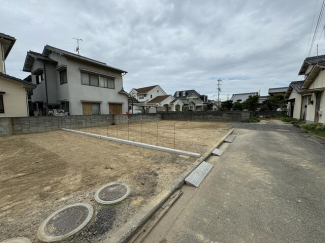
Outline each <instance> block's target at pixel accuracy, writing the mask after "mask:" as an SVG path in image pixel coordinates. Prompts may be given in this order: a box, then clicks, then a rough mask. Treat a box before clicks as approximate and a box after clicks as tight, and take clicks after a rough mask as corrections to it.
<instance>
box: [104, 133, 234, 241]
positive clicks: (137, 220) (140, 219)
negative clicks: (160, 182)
mask: <svg viewBox="0 0 325 243" xmlns="http://www.w3.org/2000/svg"><path fill="white" fill-rule="evenodd" d="M233 131H234V129H231V130H230V131H229V132H228V133H227V134H226V135H225V136H224V137H223V138H221V139H220V140H219V141H218V142H217V143H216V144H215V145H214V146H213V148H212V149H210V150H209V151H208V152H206V153H205V154H204V155H203V156H202V157H200V158H199V159H198V160H196V162H195V163H194V165H193V166H192V167H191V168H189V169H188V170H186V171H185V172H184V173H183V174H182V175H181V176H180V177H179V178H177V179H176V180H174V181H173V183H171V184H170V185H169V186H168V187H166V188H165V189H164V190H163V191H162V192H160V193H159V194H158V195H157V196H156V197H155V198H154V199H153V200H152V201H150V203H149V204H147V205H146V206H145V207H144V208H143V209H142V210H141V211H140V212H139V213H137V214H136V215H135V216H134V217H133V218H132V219H131V220H129V221H128V222H127V223H126V224H125V225H124V226H123V227H122V228H120V229H119V230H118V231H116V232H115V233H113V234H112V235H109V236H108V237H107V238H106V239H105V240H104V241H102V242H103V243H126V242H128V240H129V239H130V238H131V237H132V236H133V235H134V234H135V233H136V231H137V230H138V229H139V228H140V227H142V226H143V225H144V224H145V223H146V222H147V221H148V220H149V219H150V218H151V217H152V216H153V215H154V214H155V213H156V212H157V211H158V210H159V208H160V207H161V206H162V205H163V204H164V203H165V202H166V201H167V200H168V198H169V197H170V196H171V195H172V194H173V193H174V192H175V191H176V190H177V189H179V188H180V187H181V186H182V185H183V184H184V180H185V178H186V177H187V176H188V175H189V174H190V173H192V171H193V170H195V169H196V167H198V166H199V165H200V164H201V163H202V162H203V161H204V160H206V159H207V158H208V157H209V156H210V155H211V153H212V151H213V150H214V149H215V148H218V147H219V146H220V145H221V144H222V143H223V141H224V140H225V139H226V138H227V137H228V136H229V135H230V134H232V133H233Z"/></svg>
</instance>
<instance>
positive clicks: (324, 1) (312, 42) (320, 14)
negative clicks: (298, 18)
mask: <svg viewBox="0 0 325 243" xmlns="http://www.w3.org/2000/svg"><path fill="white" fill-rule="evenodd" d="M324 8H325V0H323V4H322V7H321V10H320V12H319V16H318V20H317V24H316V27H315V31H314V35H313V39H312V41H311V44H310V47H309V52H308V56H310V54H311V51H312V50H313V47H314V43H315V39H316V37H317V34H318V28H319V25H320V23H321V20H322V17H323V14H324Z"/></svg>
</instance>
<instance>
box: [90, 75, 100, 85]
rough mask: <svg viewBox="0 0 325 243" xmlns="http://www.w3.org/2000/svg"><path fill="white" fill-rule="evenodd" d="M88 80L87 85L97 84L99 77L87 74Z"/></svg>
mask: <svg viewBox="0 0 325 243" xmlns="http://www.w3.org/2000/svg"><path fill="white" fill-rule="evenodd" d="M89 77H90V82H89V85H91V86H97V87H98V86H99V77H98V76H97V75H93V74H89Z"/></svg>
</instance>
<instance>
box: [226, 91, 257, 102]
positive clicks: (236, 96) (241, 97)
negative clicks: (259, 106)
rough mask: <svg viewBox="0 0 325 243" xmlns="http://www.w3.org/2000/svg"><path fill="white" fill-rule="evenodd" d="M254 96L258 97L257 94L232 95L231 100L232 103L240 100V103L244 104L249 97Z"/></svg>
mask: <svg viewBox="0 0 325 243" xmlns="http://www.w3.org/2000/svg"><path fill="white" fill-rule="evenodd" d="M254 95H258V92H251V93H241V94H233V95H232V97H231V100H232V101H233V102H236V101H237V100H241V102H244V101H246V100H247V99H248V97H249V96H254Z"/></svg>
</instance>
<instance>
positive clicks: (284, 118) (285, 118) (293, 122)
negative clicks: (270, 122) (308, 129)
mask: <svg viewBox="0 0 325 243" xmlns="http://www.w3.org/2000/svg"><path fill="white" fill-rule="evenodd" d="M280 120H281V121H283V122H288V123H291V124H304V123H305V121H304V120H300V119H299V120H298V119H296V118H292V117H281V118H280Z"/></svg>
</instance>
